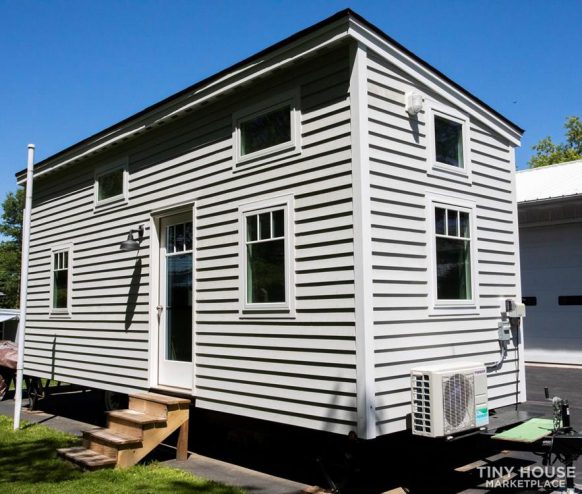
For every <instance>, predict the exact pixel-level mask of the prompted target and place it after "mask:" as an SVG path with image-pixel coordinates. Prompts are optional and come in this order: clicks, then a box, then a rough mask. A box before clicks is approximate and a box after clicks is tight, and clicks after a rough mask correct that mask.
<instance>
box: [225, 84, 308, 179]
mask: <svg viewBox="0 0 582 494" xmlns="http://www.w3.org/2000/svg"><path fill="white" fill-rule="evenodd" d="M299 102H300V97H299V89H298V88H297V89H294V90H292V91H287V92H284V93H282V94H279V95H277V96H276V97H272V98H268V99H266V100H263V101H261V102H259V103H255V104H254V105H252V106H249V107H247V108H244V109H243V110H240V111H238V112H236V113H233V116H232V129H233V130H232V142H233V152H234V156H233V157H234V165H233V169H235V170H238V169H241V168H245V167H244V166H243V165H245V164H250V163H252V164H253V165H259V164H263V163H265V162H266V161H268V160H270V159H280V158H285V157H289V156H292V155H295V154H298V153H299V152H300V150H301V112H300V111H299ZM287 105H290V106H291V118H290V125H291V140H289V141H287V142H282V143H281V144H277V145H275V146H270V147H268V148H265V149H261V150H259V151H255V152H253V153H249V154H245V155H244V156H242V155H241V132H240V124H241V123H242V122H244V121H246V120H249V119H251V118H254V117H257V116H259V115H261V114H263V113H268V112H270V111H273V110H276V109H278V108H281V107H283V106H287Z"/></svg>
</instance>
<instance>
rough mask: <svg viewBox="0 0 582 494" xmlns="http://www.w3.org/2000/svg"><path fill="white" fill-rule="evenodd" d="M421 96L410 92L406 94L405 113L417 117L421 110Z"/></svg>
mask: <svg viewBox="0 0 582 494" xmlns="http://www.w3.org/2000/svg"><path fill="white" fill-rule="evenodd" d="M422 103H423V98H422V94H420V93H417V92H415V91H412V92H410V93H406V111H407V112H408V114H409V115H412V116H414V115H418V114H419V113H420V111H421V110H422Z"/></svg>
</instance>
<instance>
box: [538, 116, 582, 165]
mask: <svg viewBox="0 0 582 494" xmlns="http://www.w3.org/2000/svg"><path fill="white" fill-rule="evenodd" d="M564 127H565V128H566V142H565V143H560V144H555V143H554V142H553V141H552V138H551V137H545V138H544V139H542V140H540V141H539V142H538V143H537V144H535V145H534V146H532V149H533V150H534V151H536V154H535V155H534V156H532V157H531V158H530V160H529V166H530V168H538V167H540V166H547V165H553V164H555V163H564V162H566V161H574V160H578V159H582V121H581V120H580V117H568V118H567V119H566V123H565V124H564Z"/></svg>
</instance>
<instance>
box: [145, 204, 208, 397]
mask: <svg viewBox="0 0 582 494" xmlns="http://www.w3.org/2000/svg"><path fill="white" fill-rule="evenodd" d="M186 212H191V213H192V260H193V263H194V267H193V271H192V390H191V392H190V394H191V395H192V396H195V395H196V375H197V372H196V351H195V350H196V250H197V249H196V245H197V241H196V203H192V202H190V203H188V204H186V205H181V206H180V207H177V208H176V207H174V208H172V209H170V208H163V209H159V210H153V211H152V212H151V213H150V256H149V258H150V282H149V288H150V294H149V318H148V320H149V331H148V340H149V344H148V352H149V365H148V369H149V372H148V384H149V387H150V389H160V390H168V391H173V392H178V393H182V394H184V393H185V392H186V391H185V390H184V389H183V388H175V387H172V386H164V385H160V384H159V382H158V376H159V363H158V356H159V334H158V321H157V309H156V306H157V305H158V304H157V300H158V296H159V289H160V284H159V280H160V246H161V238H162V236H161V233H162V232H161V220H162V218H165V217H168V216H174V215H176V214H180V213H186Z"/></svg>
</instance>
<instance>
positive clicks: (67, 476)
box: [0, 417, 80, 485]
mask: <svg viewBox="0 0 582 494" xmlns="http://www.w3.org/2000/svg"><path fill="white" fill-rule="evenodd" d="M2 419H4V420H1V421H0V485H2V484H4V483H7V482H28V483H37V482H60V481H63V480H72V479H75V478H78V477H79V475H80V472H79V470H78V469H76V468H75V467H74V466H73V465H70V464H69V463H65V462H63V461H61V460H59V459H58V458H57V449H58V448H65V447H69V446H73V445H76V444H78V440H77V439H76V438H73V437H70V436H67V435H65V434H60V433H55V432H54V431H47V430H46V429H45V428H44V427H41V426H37V425H35V424H26V425H25V426H24V427H23V428H22V429H21V430H19V431H12V422H11V421H8V420H7V419H5V418H4V417H2Z"/></svg>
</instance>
